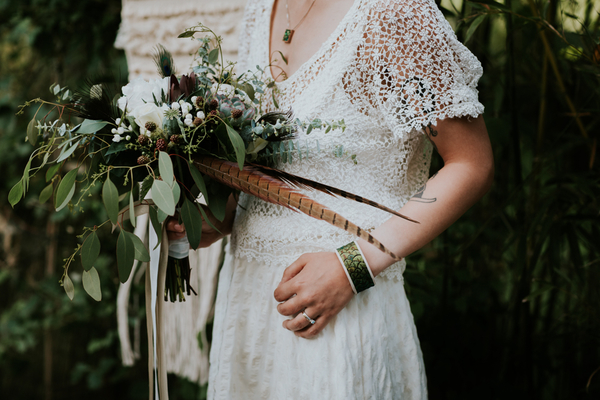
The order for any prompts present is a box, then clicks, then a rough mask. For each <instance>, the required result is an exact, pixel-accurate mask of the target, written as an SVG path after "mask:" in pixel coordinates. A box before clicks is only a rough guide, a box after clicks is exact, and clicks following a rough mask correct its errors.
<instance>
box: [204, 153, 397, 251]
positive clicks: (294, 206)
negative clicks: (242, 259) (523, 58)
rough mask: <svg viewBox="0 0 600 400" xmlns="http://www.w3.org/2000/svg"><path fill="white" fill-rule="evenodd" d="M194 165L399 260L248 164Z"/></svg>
mask: <svg viewBox="0 0 600 400" xmlns="http://www.w3.org/2000/svg"><path fill="white" fill-rule="evenodd" d="M194 165H196V167H197V168H198V170H199V171H200V172H201V173H203V174H205V175H208V176H210V177H211V178H213V179H216V180H217V181H219V182H221V183H223V184H225V185H227V186H229V187H232V188H234V189H237V190H241V191H243V192H245V193H248V194H251V195H253V196H256V197H258V198H259V199H262V200H264V201H267V202H270V203H273V204H278V205H281V206H283V207H286V208H289V209H291V210H294V211H300V212H302V213H304V214H306V215H308V216H311V217H313V218H316V219H319V220H323V221H325V222H328V223H330V224H331V225H333V226H336V227H338V228H341V229H343V230H345V231H346V232H349V233H352V234H354V235H356V236H358V237H359V238H361V239H364V240H366V241H367V242H369V243H371V244H372V245H374V246H376V247H377V248H378V249H379V250H381V251H383V252H384V253H386V254H388V255H389V256H390V257H392V258H394V259H396V260H400V257H398V256H397V255H395V254H394V253H392V252H391V251H390V250H388V249H387V248H386V247H385V246H384V245H383V244H381V243H380V242H379V241H378V240H377V239H376V238H374V237H373V236H372V235H371V234H370V233H369V232H367V231H365V230H364V229H362V228H361V227H359V226H357V225H356V224H354V223H352V222H350V221H349V220H347V219H346V218H344V217H343V216H341V215H340V214H338V213H336V212H335V211H332V210H330V209H328V208H327V207H325V206H323V205H322V204H320V203H317V202H316V201H314V200H312V199H310V198H309V197H308V196H306V195H304V194H302V193H300V192H298V190H297V189H295V188H293V187H291V186H290V185H289V184H288V183H287V182H286V181H284V180H282V179H280V178H277V177H274V176H271V175H270V174H269V172H268V171H267V170H263V169H261V168H260V167H257V166H256V165H248V164H246V165H245V166H244V168H243V169H241V170H240V168H239V166H238V164H237V163H235V162H231V161H224V160H220V159H217V158H212V157H199V158H197V159H196V160H194Z"/></svg>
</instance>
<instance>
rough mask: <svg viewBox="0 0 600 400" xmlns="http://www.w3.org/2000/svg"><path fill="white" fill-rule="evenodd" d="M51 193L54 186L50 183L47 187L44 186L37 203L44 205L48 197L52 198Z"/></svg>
mask: <svg viewBox="0 0 600 400" xmlns="http://www.w3.org/2000/svg"><path fill="white" fill-rule="evenodd" d="M52 192H54V185H53V184H52V182H50V184H49V185H48V186H46V187H45V188H44V189H43V190H42V192H41V193H40V197H39V202H40V204H44V203H45V202H47V201H48V199H49V198H50V197H52Z"/></svg>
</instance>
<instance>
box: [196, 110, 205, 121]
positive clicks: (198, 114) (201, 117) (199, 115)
mask: <svg viewBox="0 0 600 400" xmlns="http://www.w3.org/2000/svg"><path fill="white" fill-rule="evenodd" d="M196 117H198V118H200V119H204V111H198V112H197V113H196Z"/></svg>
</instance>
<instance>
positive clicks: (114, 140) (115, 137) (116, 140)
mask: <svg viewBox="0 0 600 400" xmlns="http://www.w3.org/2000/svg"><path fill="white" fill-rule="evenodd" d="M121 139H123V138H122V137H121V135H119V134H116V135H115V136H113V142H117V143H118V142H120V141H121Z"/></svg>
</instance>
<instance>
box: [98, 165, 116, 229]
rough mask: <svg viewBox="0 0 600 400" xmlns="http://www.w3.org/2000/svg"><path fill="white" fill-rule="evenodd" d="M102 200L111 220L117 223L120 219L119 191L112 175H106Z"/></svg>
mask: <svg viewBox="0 0 600 400" xmlns="http://www.w3.org/2000/svg"><path fill="white" fill-rule="evenodd" d="M102 202H103V203H104V208H106V213H107V214H108V218H109V219H110V222H112V223H113V224H116V223H117V221H118V219H119V192H118V191H117V187H116V186H115V184H114V183H112V181H111V180H110V176H106V180H105V181H104V185H102Z"/></svg>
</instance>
